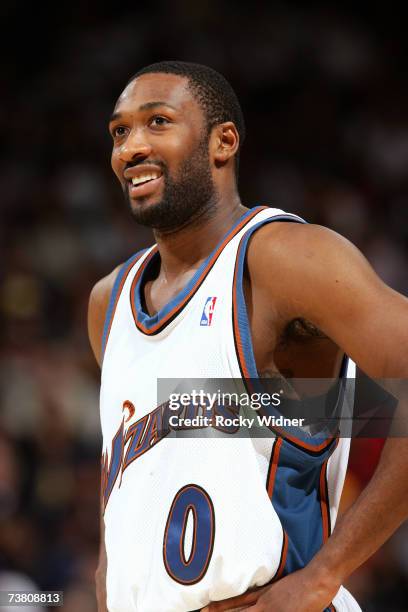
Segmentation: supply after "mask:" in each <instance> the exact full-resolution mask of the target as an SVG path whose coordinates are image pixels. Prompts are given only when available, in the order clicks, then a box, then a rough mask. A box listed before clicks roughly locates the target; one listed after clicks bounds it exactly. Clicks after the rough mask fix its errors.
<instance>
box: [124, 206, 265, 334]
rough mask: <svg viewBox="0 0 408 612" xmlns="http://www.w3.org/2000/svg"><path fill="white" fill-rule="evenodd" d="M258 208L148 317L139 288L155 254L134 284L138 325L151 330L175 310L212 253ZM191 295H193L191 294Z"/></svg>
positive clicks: (225, 235) (231, 230)
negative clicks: (173, 295) (182, 286)
mask: <svg viewBox="0 0 408 612" xmlns="http://www.w3.org/2000/svg"><path fill="white" fill-rule="evenodd" d="M257 208H259V210H260V211H261V210H264V207H263V206H259V207H258V206H256V207H254V208H251V209H250V210H248V212H246V213H245V214H244V215H242V216H241V217H240V218H239V219H238V220H237V221H236V222H235V223H234V225H233V226H232V227H231V228H230V229H229V230H228V232H227V233H226V234H224V236H223V237H222V239H221V240H220V241H219V242H218V243H217V245H216V247H215V248H214V249H213V250H212V252H211V253H210V255H209V256H208V257H207V259H206V260H205V261H204V262H203V263H202V264H201V266H200V267H199V268H198V270H197V271H196V273H195V274H194V276H193V277H192V278H191V279H190V281H189V282H188V283H187V285H186V286H185V287H184V289H182V290H181V291H180V292H179V293H178V294H177V295H176V296H175V297H174V298H172V299H171V300H170V302H168V303H167V304H166V305H165V306H163V308H162V309H161V310H159V311H158V312H156V313H155V314H154V315H152V316H150V315H149V314H147V313H146V312H145V311H144V310H143V308H142V301H141V288H142V286H143V283H144V278H145V276H146V272H147V269H148V268H149V265H151V264H152V263H153V262H154V261H157V258H159V257H160V254H159V253H158V252H157V253H155V254H154V255H153V257H152V259H151V261H150V262H149V265H148V266H146V268H145V269H144V270H143V272H142V274H141V275H140V278H139V280H138V282H137V284H136V287H135V294H134V297H135V306H136V315H137V320H138V322H139V323H141V324H143V325H144V326H145V327H147V329H151V328H152V327H154V326H155V325H157V324H158V323H160V321H161V320H162V319H163V318H164V317H165V316H166V315H167V314H169V312H171V311H172V310H173V309H176V308H177V306H178V305H179V304H180V303H181V302H182V301H183V300H184V298H185V297H186V296H187V295H188V294H189V293H190V292H193V289H194V286H195V285H196V283H197V281H198V279H199V278H200V276H201V274H202V272H203V270H205V268H206V267H207V266H208V264H209V262H210V260H211V258H212V257H213V255H214V253H215V252H216V251H217V249H218V248H219V246H220V245H221V244H222V243H223V242H224V241H225V240H226V239H227V238H228V236H229V235H230V234H232V233H233V231H234V230H235V228H236V227H237V226H238V225H239V224H240V223H242V221H243V220H244V219H245V218H246V217H248V216H251V215H253V214H254V211H255V210H256V209H257ZM192 295H193V293H192Z"/></svg>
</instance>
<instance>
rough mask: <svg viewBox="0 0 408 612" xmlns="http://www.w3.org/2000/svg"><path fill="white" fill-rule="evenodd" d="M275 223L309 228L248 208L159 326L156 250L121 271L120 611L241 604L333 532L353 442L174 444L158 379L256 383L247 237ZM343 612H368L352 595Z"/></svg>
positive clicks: (112, 398) (113, 579)
mask: <svg viewBox="0 0 408 612" xmlns="http://www.w3.org/2000/svg"><path fill="white" fill-rule="evenodd" d="M273 221H292V222H302V219H300V218H299V217H296V216H295V215H291V214H286V213H283V212H282V211H280V210H277V209H271V208H266V207H258V208H256V209H253V210H250V211H248V212H247V213H246V214H244V215H243V217H241V219H240V220H239V221H238V222H237V223H236V224H235V225H234V226H233V227H232V228H231V229H230V231H229V232H228V233H227V234H226V235H225V236H224V238H223V240H221V242H220V244H219V245H218V246H217V247H216V248H215V249H214V251H213V252H212V253H211V254H210V255H209V257H208V258H207V260H206V261H205V262H204V264H203V265H202V266H201V267H200V268H199V269H198V270H197V272H196V273H195V275H194V277H193V278H192V279H191V281H190V282H189V283H188V284H187V286H186V287H185V288H184V290H183V291H181V292H180V294H179V295H177V296H176V298H174V299H173V300H171V302H170V303H169V304H167V305H166V306H165V307H164V308H163V309H162V310H161V311H160V312H158V313H157V314H155V315H153V316H149V315H148V313H147V312H146V311H145V307H144V300H143V286H144V280H145V279H146V277H147V274H148V272H149V270H150V269H151V266H152V265H157V263H158V261H159V254H158V251H157V247H156V246H154V247H152V248H151V249H148V250H146V251H144V252H142V253H139V254H137V255H136V256H134V257H132V258H131V259H130V260H129V261H128V262H127V263H126V264H124V266H123V267H122V269H121V271H120V273H119V275H118V278H117V280H116V283H115V286H114V289H113V292H112V296H111V302H110V305H109V308H108V313H107V318H106V324H105V332H104V345H105V346H106V349H105V354H104V360H103V367H102V386H101V422H102V433H103V456H102V500H103V504H104V506H105V513H104V520H105V544H106V550H107V557H108V568H107V594H108V595H107V597H108V599H107V604H108V609H109V610H110V612H135V611H138V612H185V611H188V610H190V611H191V610H199V609H201V608H203V607H204V606H206V605H207V604H208V603H209V602H211V601H216V600H221V599H226V598H228V597H233V596H236V595H239V594H242V593H244V592H245V591H247V590H248V589H249V588H252V587H257V586H261V585H264V584H266V583H268V582H270V581H272V580H274V579H275V580H276V579H277V578H279V577H281V576H282V575H285V574H286V573H290V572H292V571H294V570H296V569H299V568H300V567H303V566H304V565H305V564H307V562H308V561H309V560H310V559H311V557H312V556H313V555H314V554H315V553H316V551H317V550H318V549H319V548H320V547H321V545H322V544H323V543H324V541H325V539H326V538H327V537H328V536H329V534H330V530H331V528H332V527H333V525H334V522H335V520H336V515H337V508H338V504H339V499H340V494H341V489H342V486H343V481H344V476H345V470H346V465H347V457H348V451H349V440H346V439H341V440H336V439H329V440H324V441H322V440H320V441H319V442H318V443H313V441H311V439H310V436H309V437H308V436H307V435H306V434H305V433H304V432H303V431H301V430H299V431H296V428H290V429H289V430H287V431H285V430H277V431H276V432H275V433H276V434H277V435H276V436H274V435H271V436H270V437H268V438H258V439H255V438H251V437H236V436H233V435H232V436H230V437H229V436H227V435H225V436H223V437H222V438H217V437H216V436H205V435H202V436H197V437H194V438H188V437H183V438H180V437H177V436H176V437H174V436H172V435H171V431H170V430H171V428H170V427H169V416H170V414H171V412H169V406H168V405H167V404H166V403H161V404H159V401H158V397H157V380H158V379H181V380H183V379H188V378H191V379H220V378H236V379H241V378H242V377H247V378H250V377H253V378H255V377H256V376H257V371H256V365H255V361H254V356H253V351H252V345H251V339H250V329H249V325H248V318H247V313H246V307H245V301H244V294H243V286H242V276H243V266H244V259H245V251H246V246H247V243H248V240H249V236H250V235H251V234H252V232H253V231H256V229H257V228H258V227H260V226H261V225H263V224H265V223H269V222H273ZM341 598H343V599H341ZM344 598H345V599H344ZM344 601H346V603H344ZM347 602H348V603H347ZM333 603H334V606H336V608H331V609H338V610H358V609H359V608H358V606H356V607H353V604H352V603H350V600H349V599H348V598H347V596H345V595H344V590H342V592H341V593H339V595H338V602H337V603H336V600H334V601H333Z"/></svg>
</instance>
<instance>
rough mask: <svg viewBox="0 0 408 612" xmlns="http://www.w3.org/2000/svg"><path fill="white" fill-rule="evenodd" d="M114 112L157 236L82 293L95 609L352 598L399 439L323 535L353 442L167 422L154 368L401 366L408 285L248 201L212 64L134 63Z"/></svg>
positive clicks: (208, 373) (124, 157) (128, 195)
mask: <svg viewBox="0 0 408 612" xmlns="http://www.w3.org/2000/svg"><path fill="white" fill-rule="evenodd" d="M109 129H110V133H111V135H112V139H113V151H112V168H113V170H114V172H115V174H116V176H117V178H118V180H119V182H120V184H121V186H122V189H123V192H124V195H125V199H126V201H127V203H128V205H129V206H130V209H131V211H132V213H133V215H134V217H135V219H136V221H137V222H138V223H140V224H142V225H145V226H148V227H151V228H152V229H153V233H154V237H155V242H156V245H155V246H154V247H152V248H150V249H147V250H146V251H143V252H140V253H137V254H136V255H134V256H133V257H132V258H131V259H130V260H129V261H128V262H126V263H125V264H123V265H121V266H119V267H118V268H117V269H116V270H114V271H113V272H112V273H111V274H110V275H109V276H107V277H106V278H104V279H102V280H101V281H100V282H98V283H97V284H96V286H95V287H94V289H93V291H92V294H91V297H90V304H89V335H90V341H91V345H92V348H93V351H94V353H95V356H96V358H97V360H98V362H99V363H100V364H101V366H102V387H101V421H102V431H103V447H104V448H103V457H102V494H101V506H102V517H103V518H102V541H101V555H100V564H99V568H98V571H97V594H98V606H99V611H103V610H106V609H109V610H110V612H133V611H136V610H137V611H140V612H159V611H160V612H184V611H187V610H199V609H205V611H206V612H208V611H211V612H213V611H215V610H217V611H221V610H233V609H234V610H235V609H240V610H246V609H250V610H251V611H253V612H260V611H267V610H268V611H269V610H270V611H273V612H289V611H290V612H292V611H293V610H296V611H297V612H322V610H338V611H340V612H341V611H352V610H359V609H360V608H359V606H358V604H357V603H356V602H355V600H354V599H353V597H352V596H351V595H350V594H349V593H348V592H347V591H345V589H344V588H343V587H342V586H341V584H342V582H343V581H344V580H345V579H346V578H347V577H348V576H349V575H350V574H351V573H352V572H353V571H354V570H355V569H356V568H357V567H359V566H360V565H361V564H362V563H363V562H364V561H365V560H366V559H368V558H369V557H370V556H371V555H372V554H373V553H374V552H375V551H376V550H377V549H378V548H379V547H380V546H381V545H382V544H383V543H384V542H385V540H386V539H387V538H388V537H389V536H390V535H391V534H392V533H393V532H394V531H395V530H396V529H397V527H398V526H399V525H400V524H401V522H402V521H403V520H404V519H405V517H406V515H407V509H408V503H407V502H408V491H407V484H406V483H407V479H406V471H407V467H408V453H407V445H406V442H405V440H402V439H389V440H388V441H387V443H386V445H385V448H384V451H383V453H382V457H381V460H380V463H379V466H378V469H377V471H376V473H375V475H374V476H373V478H372V480H371V482H370V483H369V485H368V486H367V488H366V489H365V490H364V491H363V493H362V494H361V496H360V497H359V499H358V500H357V502H356V503H355V504H354V505H353V506H352V508H351V509H349V510H348V512H347V513H346V514H345V515H344V516H343V517H342V519H341V521H340V522H339V524H337V525H336V527H335V529H334V531H333V533H332V534H331V531H332V530H333V528H334V524H335V521H336V514H337V508H338V504H339V499H340V493H341V488H342V485H343V481H344V475H345V469H346V463H347V454H348V447H349V440H346V439H341V440H336V439H333V438H331V439H330V438H329V439H327V440H324V441H323V442H322V441H321V440H320V441H319V443H314V442H313V440H312V438H311V437H310V436H309V437H307V436H306V435H305V433H304V432H303V431H302V430H301V429H299V430H298V431H297V430H296V429H295V431H293V428H292V429H291V430H290V431H289V430H282V429H281V430H280V431H278V432H277V435H276V436H274V437H271V439H270V440H269V441H267V442H266V443H263V442H265V441H263V442H262V440H261V441H257V440H251V439H245V438H241V439H239V440H238V439H235V440H225V439H223V440H214V439H208V438H207V439H204V438H203V439H198V438H195V439H183V440H180V439H178V440H174V439H171V437H170V436H167V433H168V432H167V430H166V426H164V425H163V422H164V421H165V418H166V406H165V405H160V406H157V398H156V391H157V389H156V382H157V379H158V378H174V379H177V378H179V379H183V378H230V377H234V378H239V377H247V378H249V377H257V376H273V375H275V373H277V372H283V373H286V374H287V373H290V374H289V375H290V376H294V377H305V378H307V377H337V376H339V375H340V374H341V371H342V370H343V373H344V367H345V358H344V355H348V356H349V357H350V358H351V359H352V360H353V361H354V362H355V363H357V364H358V365H359V366H360V367H361V368H362V369H363V370H364V371H365V372H366V373H367V374H368V375H369V376H371V377H376V378H385V377H398V378H404V377H407V376H408V352H407V348H406V347H407V346H408V301H407V300H406V299H405V298H404V297H402V296H401V295H399V294H398V293H396V292H395V291H393V290H391V289H390V288H389V287H387V286H385V285H384V284H383V283H382V282H381V280H380V279H379V278H378V277H377V276H376V275H375V273H374V272H373V270H372V269H371V267H370V266H369V264H368V263H367V261H366V260H365V259H364V257H363V256H362V255H361V254H360V253H359V252H358V251H357V249H356V248H355V247H354V246H352V245H351V244H350V243H349V242H348V241H347V240H345V239H344V238H342V237H341V236H339V235H337V234H335V233H334V232H332V231H330V230H328V229H326V228H323V227H318V226H313V225H309V224H306V223H304V222H303V220H302V219H300V218H299V217H297V216H296V215H291V214H285V213H283V212H282V211H280V210H277V209H270V208H267V207H257V208H254V209H251V210H250V209H248V208H245V207H244V206H243V205H242V204H241V201H240V197H239V194H238V191H237V172H238V157H239V151H240V145H241V143H242V141H243V138H244V133H245V128H244V121H243V117H242V113H241V109H240V106H239V103H238V100H237V98H236V96H235V94H234V92H233V91H232V89H231V87H230V85H229V84H228V83H227V82H226V81H225V79H224V78H223V77H222V76H221V75H219V74H218V73H216V72H215V71H213V70H212V69H210V68H207V67H204V66H198V65H194V64H188V63H180V62H163V63H160V64H154V65H152V66H149V67H147V68H145V69H143V70H141V71H140V72H139V73H138V74H137V75H135V76H134V77H133V78H132V79H131V80H130V81H129V83H128V84H127V85H126V87H125V89H124V91H123V92H122V94H121V95H120V97H119V99H118V101H117V103H116V106H115V109H114V113H113V115H112V118H111V121H110V125H109ZM260 129H261V130H263V132H264V134H265V138H270V134H269V133H268V126H264V125H261V126H260ZM159 432H160V433H159ZM163 432H164V433H163ZM329 536H330V537H329ZM261 587H262V588H261ZM106 590H107V594H106Z"/></svg>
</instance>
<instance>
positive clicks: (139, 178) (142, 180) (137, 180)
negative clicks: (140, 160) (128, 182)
mask: <svg viewBox="0 0 408 612" xmlns="http://www.w3.org/2000/svg"><path fill="white" fill-rule="evenodd" d="M157 178H159V175H158V174H157V173H156V172H154V173H152V174H143V176H135V177H133V178H132V184H133V185H140V183H145V182H146V181H151V180H153V179H157Z"/></svg>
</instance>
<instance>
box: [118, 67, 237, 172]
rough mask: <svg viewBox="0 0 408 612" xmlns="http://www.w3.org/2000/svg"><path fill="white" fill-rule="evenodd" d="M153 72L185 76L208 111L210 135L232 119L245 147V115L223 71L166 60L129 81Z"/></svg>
mask: <svg viewBox="0 0 408 612" xmlns="http://www.w3.org/2000/svg"><path fill="white" fill-rule="evenodd" d="M150 73H165V74H176V75H179V76H182V77H185V78H186V79H187V80H188V84H189V88H190V89H191V92H192V94H193V95H194V97H195V98H196V100H197V102H198V103H199V104H200V106H201V108H202V110H203V112H204V115H205V117H206V120H207V129H208V134H209V133H210V131H211V130H212V128H213V127H214V126H215V125H217V124H218V123H223V122H224V121H232V122H233V123H234V124H235V127H236V128H237V131H238V134H239V140H240V148H241V145H242V143H243V142H244V139H245V121H244V115H243V113H242V109H241V106H240V104H239V102H238V98H237V95H236V93H235V91H234V90H233V89H232V87H231V85H230V84H229V83H228V81H227V79H226V78H225V77H223V76H222V74H220V73H219V72H217V71H216V70H214V69H213V68H210V67H209V66H204V65H203V64H194V63H192V62H179V61H166V62H157V63H155V64H150V66H146V67H145V68H142V69H141V70H139V71H138V72H136V74H134V75H133V76H132V77H131V78H130V79H129V81H128V83H130V82H131V81H133V80H134V79H136V78H137V77H139V76H141V75H142V74H150ZM238 163H239V150H238V151H237V154H236V170H238Z"/></svg>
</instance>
